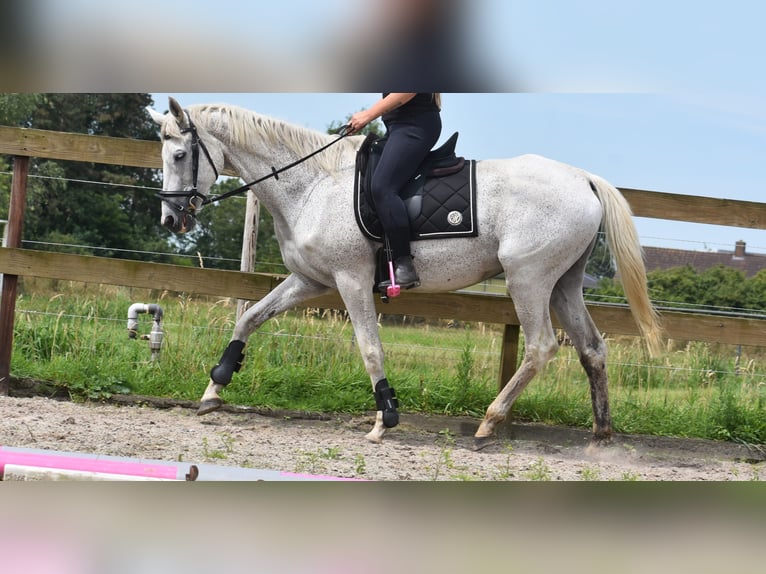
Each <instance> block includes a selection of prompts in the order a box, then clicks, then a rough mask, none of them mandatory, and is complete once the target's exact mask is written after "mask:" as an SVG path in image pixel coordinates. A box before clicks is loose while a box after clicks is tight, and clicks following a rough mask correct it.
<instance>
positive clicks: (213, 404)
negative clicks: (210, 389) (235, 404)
mask: <svg viewBox="0 0 766 574" xmlns="http://www.w3.org/2000/svg"><path fill="white" fill-rule="evenodd" d="M222 406H223V400H221V399H207V400H205V401H202V402H201V403H200V404H199V408H198V409H197V416H202V415H206V414H208V413H212V412H213V411H215V410H218V409H220V408H221V407H222Z"/></svg>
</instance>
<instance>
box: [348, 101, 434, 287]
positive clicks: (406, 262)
mask: <svg viewBox="0 0 766 574" xmlns="http://www.w3.org/2000/svg"><path fill="white" fill-rule="evenodd" d="M440 110H441V95H440V94H438V93H419V94H413V93H384V94H383V97H382V98H381V99H380V100H378V101H377V102H376V103H375V104H374V105H373V106H372V107H370V108H369V109H367V110H362V111H361V112H357V113H355V114H354V115H352V116H351V119H350V120H349V123H348V125H349V128H350V131H351V133H353V132H357V131H359V130H361V129H362V128H363V127H364V126H366V125H367V124H368V123H370V122H371V121H373V120H375V119H376V118H378V117H381V116H382V118H383V124H384V125H385V126H386V137H387V140H388V141H387V142H386V145H385V147H384V148H383V154H382V155H381V157H380V160H379V162H378V166H377V167H376V168H375V173H374V174H373V176H372V197H373V201H374V203H375V209H376V210H377V212H378V218H379V219H380V223H381V225H382V226H383V230H384V232H385V234H386V238H387V239H388V243H389V245H390V247H391V251H392V258H393V261H394V277H395V278H396V283H397V284H399V285H401V287H402V288H405V289H406V288H408V287H416V286H417V285H418V284H419V283H420V278H419V277H418V274H417V271H415V266H414V264H413V262H412V254H411V252H410V221H409V217H408V215H407V208H406V207H405V205H404V201H403V200H402V198H401V197H400V196H399V193H400V192H401V191H402V190H403V188H404V186H405V184H406V183H407V182H408V181H409V180H410V179H411V178H412V177H413V176H414V175H415V171H416V170H417V168H418V166H419V165H420V163H421V162H422V161H423V160H424V159H425V157H426V155H428V152H429V151H431V148H432V147H433V146H434V145H435V144H436V142H437V140H438V139H439V136H440V135H441V129H442V121H441V115H440Z"/></svg>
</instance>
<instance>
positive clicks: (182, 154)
mask: <svg viewBox="0 0 766 574" xmlns="http://www.w3.org/2000/svg"><path fill="white" fill-rule="evenodd" d="M185 157H186V152H185V151H184V150H179V151H177V152H176V154H175V158H176V161H180V160H182V159H183V158H185Z"/></svg>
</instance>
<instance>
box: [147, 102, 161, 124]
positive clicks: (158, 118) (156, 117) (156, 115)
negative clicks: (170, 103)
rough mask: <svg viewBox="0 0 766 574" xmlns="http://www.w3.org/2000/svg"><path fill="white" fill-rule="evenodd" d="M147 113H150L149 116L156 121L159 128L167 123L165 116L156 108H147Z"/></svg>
mask: <svg viewBox="0 0 766 574" xmlns="http://www.w3.org/2000/svg"><path fill="white" fill-rule="evenodd" d="M146 111H147V112H149V115H150V116H152V120H154V123H155V124H157V125H158V126H161V125H162V122H164V121H165V115H164V114H161V113H159V112H158V111H157V110H155V109H154V108H150V107H149V106H146Z"/></svg>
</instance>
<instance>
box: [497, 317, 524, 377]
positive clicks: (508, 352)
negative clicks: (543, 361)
mask: <svg viewBox="0 0 766 574" xmlns="http://www.w3.org/2000/svg"><path fill="white" fill-rule="evenodd" d="M520 331H521V330H520V328H519V326H518V325H506V326H505V330H504V331H503V344H502V348H501V349H500V379H499V380H498V392H499V391H502V390H503V387H504V386H505V385H506V383H507V382H508V381H510V380H511V377H512V376H513V375H514V373H515V372H516V369H517V367H518V363H519V333H520Z"/></svg>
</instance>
